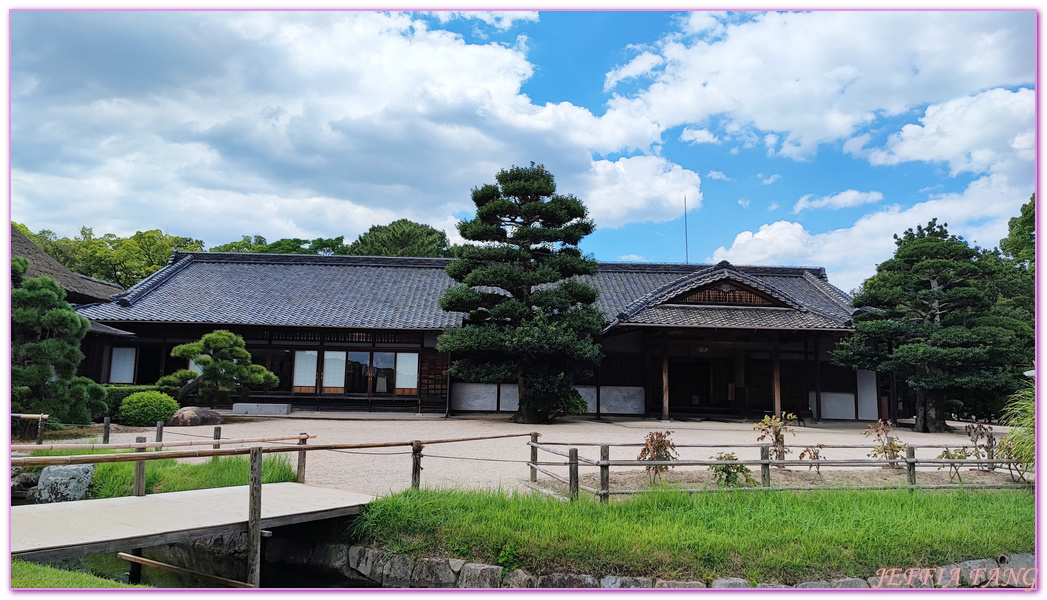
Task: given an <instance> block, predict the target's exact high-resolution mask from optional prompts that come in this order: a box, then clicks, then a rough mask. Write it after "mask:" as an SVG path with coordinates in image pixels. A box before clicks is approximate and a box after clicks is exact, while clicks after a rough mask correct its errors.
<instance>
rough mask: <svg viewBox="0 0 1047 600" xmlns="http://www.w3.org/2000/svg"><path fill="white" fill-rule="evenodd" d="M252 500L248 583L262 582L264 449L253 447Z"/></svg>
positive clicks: (248, 518) (248, 511) (248, 528)
mask: <svg viewBox="0 0 1047 600" xmlns="http://www.w3.org/2000/svg"><path fill="white" fill-rule="evenodd" d="M250 486H251V490H250V498H249V500H248V507H247V583H249V584H250V585H251V587H258V586H259V585H260V584H261V580H262V448H261V447H260V446H253V447H251V479H250Z"/></svg>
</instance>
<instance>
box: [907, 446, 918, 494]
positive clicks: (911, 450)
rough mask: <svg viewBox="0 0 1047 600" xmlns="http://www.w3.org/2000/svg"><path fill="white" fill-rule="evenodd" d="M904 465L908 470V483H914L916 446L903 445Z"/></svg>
mask: <svg viewBox="0 0 1047 600" xmlns="http://www.w3.org/2000/svg"><path fill="white" fill-rule="evenodd" d="M905 466H906V468H907V469H908V471H909V473H908V474H909V485H916V448H915V447H913V446H911V445H910V446H906V447H905Z"/></svg>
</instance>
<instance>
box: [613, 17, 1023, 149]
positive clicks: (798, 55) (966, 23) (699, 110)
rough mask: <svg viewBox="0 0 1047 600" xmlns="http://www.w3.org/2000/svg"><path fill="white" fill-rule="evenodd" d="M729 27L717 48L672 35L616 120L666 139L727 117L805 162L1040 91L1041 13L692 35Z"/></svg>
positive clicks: (762, 20) (712, 23)
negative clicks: (926, 117)
mask: <svg viewBox="0 0 1047 600" xmlns="http://www.w3.org/2000/svg"><path fill="white" fill-rule="evenodd" d="M721 25H722V27H723V32H722V34H717V35H716V39H715V40H711V41H710V39H709V38H707V37H702V36H698V37H694V38H681V37H680V36H678V35H677V36H673V35H669V36H666V37H665V38H664V39H663V40H662V42H661V44H660V46H659V48H658V49H659V52H660V55H661V56H662V57H663V58H664V59H665V64H664V65H663V67H662V68H661V69H660V70H659V71H658V73H657V75H656V77H655V80H654V82H653V83H652V84H651V85H650V86H648V87H647V88H646V89H643V90H641V91H639V92H637V93H636V94H633V95H631V96H628V97H625V96H615V97H614V98H612V100H611V102H610V103H609V105H610V106H611V108H612V110H617V111H623V112H627V113H629V114H633V115H643V116H644V117H645V118H648V119H650V120H652V121H653V122H655V123H658V124H659V126H661V127H662V128H665V129H668V128H671V127H674V126H678V125H687V124H690V123H702V122H705V121H707V120H708V119H709V118H710V117H713V116H717V115H719V116H721V117H722V118H723V119H724V120H725V121H726V122H727V123H734V124H735V126H736V127H737V128H738V129H739V130H742V131H744V130H750V129H755V130H757V131H758V132H760V134H761V137H762V136H763V135H766V134H768V133H773V134H775V135H777V136H778V137H777V139H775V138H765V139H766V141H767V142H768V143H770V142H771V141H772V140H773V142H774V143H773V144H769V145H773V146H774V150H773V151H774V152H775V153H776V154H779V155H782V156H787V157H792V158H797V159H805V158H809V157H811V156H812V155H813V154H814V153H815V152H816V150H817V148H818V146H819V145H820V144H825V143H830V142H834V141H837V140H845V139H848V138H850V137H853V136H854V135H855V134H857V133H860V130H861V129H863V128H865V127H867V126H868V125H870V124H872V123H874V122H875V121H876V120H877V119H878V118H880V117H881V116H891V115H898V114H902V113H904V112H906V111H908V110H910V109H912V108H914V107H921V106H924V105H927V104H938V103H943V102H947V101H949V100H952V99H954V98H957V97H960V96H965V95H967V94H969V93H971V91H972V90H982V89H990V88H995V87H1009V86H1017V85H1028V84H1031V83H1033V82H1034V80H1035V70H1034V61H1035V52H1034V51H1033V48H1034V47H1035V14H1034V13H1033V12H1032V11H1011V12H1007V11H977V12H974V11H957V12H931V11H813V12H802V13H796V12H769V13H765V14H762V15H759V16H756V17H755V18H752V19H750V20H746V21H744V22H739V23H726V22H724V21H723V20H721V19H717V18H716V17H710V16H709V15H699V16H696V17H694V18H693V19H691V20H685V21H684V25H683V27H684V31H685V32H688V33H689V32H695V31H699V32H700V31H713V30H714V29H715V28H716V27H717V26H721ZM870 40H876V43H870ZM783 48H788V51H783V50H782V49H783ZM728 65H729V68H728V67H727V66H728ZM725 126H726V125H725Z"/></svg>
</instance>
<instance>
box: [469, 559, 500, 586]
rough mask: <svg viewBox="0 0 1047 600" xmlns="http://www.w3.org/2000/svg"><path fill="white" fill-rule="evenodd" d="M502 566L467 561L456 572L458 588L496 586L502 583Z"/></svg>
mask: <svg viewBox="0 0 1047 600" xmlns="http://www.w3.org/2000/svg"><path fill="white" fill-rule="evenodd" d="M502 570H503V569H502V567H498V566H495V565H485V564H481V563H467V564H465V565H463V566H462V570H461V571H460V572H459V573H458V587H460V588H496V587H498V586H499V585H501V583H502Z"/></svg>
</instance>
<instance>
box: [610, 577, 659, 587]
mask: <svg viewBox="0 0 1047 600" xmlns="http://www.w3.org/2000/svg"><path fill="white" fill-rule="evenodd" d="M653 583H654V582H652V581H651V579H650V578H648V577H618V576H617V575H608V576H606V577H604V578H602V579H600V587H602V588H649V587H652V584H653Z"/></svg>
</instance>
